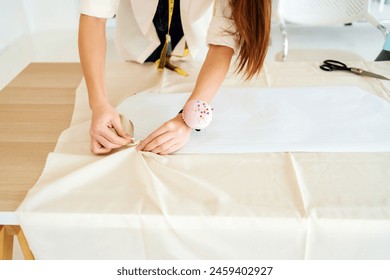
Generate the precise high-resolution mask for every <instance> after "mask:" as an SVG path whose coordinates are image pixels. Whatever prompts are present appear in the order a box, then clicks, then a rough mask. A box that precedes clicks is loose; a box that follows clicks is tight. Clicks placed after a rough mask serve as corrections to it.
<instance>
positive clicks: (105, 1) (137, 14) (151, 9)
mask: <svg viewBox="0 0 390 280" xmlns="http://www.w3.org/2000/svg"><path fill="white" fill-rule="evenodd" d="M215 2H216V4H215V5H216V11H217V18H216V19H215V20H214V19H213V20H212V4H213V1H212V0H185V1H181V2H180V14H181V21H182V26H183V31H184V37H185V40H186V42H187V44H188V47H189V50H190V55H191V57H192V58H196V57H197V56H198V55H199V54H200V53H204V51H202V49H204V46H206V44H216V45H223V46H228V47H231V48H233V49H234V50H235V51H236V45H237V44H236V42H235V39H234V36H233V35H232V34H230V35H229V34H227V33H226V30H229V31H230V30H234V28H235V27H234V22H233V21H232V20H230V19H229V18H228V16H229V15H228V14H226V13H225V12H226V11H228V10H229V1H228V0H216V1H215ZM157 5H158V0H148V1H142V0H98V1H96V0H81V1H80V12H81V13H82V14H85V15H89V16H95V17H100V18H112V17H113V16H114V15H116V20H117V24H116V45H117V48H118V51H119V53H120V54H121V55H122V56H123V58H124V59H125V60H128V61H136V62H140V63H142V62H144V61H145V59H146V58H148V57H149V55H150V54H151V53H152V52H153V51H154V50H155V49H156V48H157V47H158V46H159V45H160V40H159V38H158V36H157V32H156V30H155V27H154V25H153V16H154V14H155V11H156V9H157ZM211 20H212V24H210V22H211ZM207 29H209V32H208V36H207V42H206V32H205V30H207ZM182 41H183V40H182ZM182 41H181V42H182ZM183 46H184V44H183V42H182V43H181V44H178V45H177V46H176V48H175V50H174V53H175V52H178V53H181V54H182V53H183V52H182V51H179V50H177V48H179V49H182V48H183Z"/></svg>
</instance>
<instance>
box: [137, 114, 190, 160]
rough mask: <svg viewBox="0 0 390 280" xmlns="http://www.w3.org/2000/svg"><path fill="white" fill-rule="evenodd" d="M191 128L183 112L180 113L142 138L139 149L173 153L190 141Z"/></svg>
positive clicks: (161, 153) (165, 153)
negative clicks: (182, 114) (184, 119)
mask: <svg viewBox="0 0 390 280" xmlns="http://www.w3.org/2000/svg"><path fill="white" fill-rule="evenodd" d="M191 130H192V129H191V128H190V127H189V126H187V125H186V123H185V122H184V121H183V118H182V116H181V114H178V115H177V116H176V117H174V118H173V119H171V120H169V121H167V122H166V123H164V124H163V125H162V126H161V127H159V128H158V129H157V130H155V131H154V132H153V133H152V134H150V135H149V136H148V137H146V138H145V139H144V140H142V141H141V143H140V144H139V145H138V146H137V150H139V151H146V152H152V153H156V154H160V155H168V154H171V153H173V152H175V151H177V150H179V149H180V148H182V147H183V146H184V145H185V144H186V143H187V142H188V139H189V138H190V134H191Z"/></svg>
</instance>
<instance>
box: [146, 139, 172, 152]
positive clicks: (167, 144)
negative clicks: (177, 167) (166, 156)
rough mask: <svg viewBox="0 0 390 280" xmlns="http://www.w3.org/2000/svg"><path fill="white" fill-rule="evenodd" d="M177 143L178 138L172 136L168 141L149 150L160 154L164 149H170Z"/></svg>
mask: <svg viewBox="0 0 390 280" xmlns="http://www.w3.org/2000/svg"><path fill="white" fill-rule="evenodd" d="M175 144H176V139H175V138H171V139H169V140H168V141H165V142H164V143H163V144H161V145H158V146H157V147H155V148H154V149H151V150H149V151H150V152H152V153H155V154H160V153H162V152H164V151H167V150H169V149H170V148H171V147H172V146H173V145H175Z"/></svg>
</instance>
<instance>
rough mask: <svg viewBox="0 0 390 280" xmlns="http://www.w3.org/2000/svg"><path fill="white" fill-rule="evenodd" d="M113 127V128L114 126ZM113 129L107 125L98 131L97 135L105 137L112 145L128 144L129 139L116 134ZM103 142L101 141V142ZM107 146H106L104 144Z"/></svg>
mask: <svg viewBox="0 0 390 280" xmlns="http://www.w3.org/2000/svg"><path fill="white" fill-rule="evenodd" d="M114 129H115V128H114ZM115 131H116V130H115ZM115 131H114V130H112V129H110V128H109V127H107V128H104V129H102V130H101V131H100V133H99V135H100V136H102V137H104V138H105V139H107V140H108V141H109V142H111V143H112V144H114V145H119V146H124V145H127V144H129V141H130V140H129V139H127V138H123V137H120V136H118V134H116V132H115ZM101 144H103V143H101ZM105 147H107V146H105Z"/></svg>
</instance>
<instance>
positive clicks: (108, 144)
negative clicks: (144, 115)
mask: <svg viewBox="0 0 390 280" xmlns="http://www.w3.org/2000/svg"><path fill="white" fill-rule="evenodd" d="M89 133H90V136H91V145H90V147H91V151H92V152H93V153H94V154H97V155H103V154H108V153H109V152H111V151H112V150H114V149H118V148H121V147H123V146H125V145H127V144H129V143H131V142H133V138H132V136H131V135H128V134H127V133H126V132H125V131H124V130H123V127H122V124H121V121H120V118H119V114H118V112H117V111H116V110H115V109H114V108H113V107H112V106H111V105H109V104H106V105H103V106H100V107H98V108H94V109H93V111H92V121H91V127H90V130H89Z"/></svg>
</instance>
